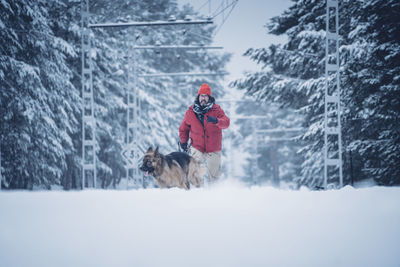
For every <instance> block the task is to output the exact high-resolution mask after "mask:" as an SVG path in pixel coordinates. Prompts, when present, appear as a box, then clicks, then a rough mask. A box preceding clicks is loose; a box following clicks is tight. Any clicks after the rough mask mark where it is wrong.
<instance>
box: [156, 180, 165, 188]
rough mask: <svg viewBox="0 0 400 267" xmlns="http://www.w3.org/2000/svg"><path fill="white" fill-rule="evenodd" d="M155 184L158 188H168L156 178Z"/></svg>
mask: <svg viewBox="0 0 400 267" xmlns="http://www.w3.org/2000/svg"><path fill="white" fill-rule="evenodd" d="M156 181H157V184H158V186H159V187H160V188H168V186H167V184H166V183H165V182H164V181H163V180H161V179H160V178H156Z"/></svg>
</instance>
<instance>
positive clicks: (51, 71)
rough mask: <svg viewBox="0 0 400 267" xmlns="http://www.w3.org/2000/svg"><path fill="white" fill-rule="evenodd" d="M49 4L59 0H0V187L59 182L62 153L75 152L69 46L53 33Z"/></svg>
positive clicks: (74, 98) (71, 51) (60, 5)
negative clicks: (0, 174) (0, 167)
mask: <svg viewBox="0 0 400 267" xmlns="http://www.w3.org/2000/svg"><path fill="white" fill-rule="evenodd" d="M48 5H51V6H53V7H57V8H61V9H62V8H64V6H63V3H62V2H61V1H52V2H51V3H46V1H36V2H32V1H2V2H1V3H0V14H1V16H0V17H1V23H0V28H1V29H0V38H1V40H2V42H1V64H0V83H1V92H0V99H1V111H0V114H1V120H2V123H1V149H2V155H3V157H2V160H3V162H2V164H3V167H4V173H3V175H4V177H5V182H4V185H6V187H8V188H25V189H32V188H35V187H42V188H50V186H51V185H59V184H60V182H61V177H62V175H63V172H64V171H65V170H66V163H65V162H66V155H67V154H68V153H69V151H73V147H72V140H71V137H70V135H69V132H70V131H71V129H72V128H73V127H74V117H73V116H72V117H71V116H68V114H70V113H73V111H74V110H76V109H77V106H76V104H75V102H74V101H76V102H77V103H79V101H78V97H77V95H76V94H75V95H74V94H73V93H70V92H73V91H74V90H75V88H74V86H73V85H72V83H71V82H70V78H71V77H72V73H71V71H70V69H69V68H68V66H67V62H66V58H67V57H74V56H76V53H75V51H74V49H73V47H72V46H71V45H70V44H69V43H68V42H66V41H65V40H64V39H62V38H59V37H57V36H55V35H54V32H53V29H52V25H50V23H49V16H50V15H49V13H48Z"/></svg>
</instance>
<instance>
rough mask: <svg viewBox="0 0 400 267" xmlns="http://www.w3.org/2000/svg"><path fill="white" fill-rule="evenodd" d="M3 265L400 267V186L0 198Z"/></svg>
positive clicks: (229, 185)
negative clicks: (323, 189)
mask: <svg viewBox="0 0 400 267" xmlns="http://www.w3.org/2000/svg"><path fill="white" fill-rule="evenodd" d="M0 216H1V217H0V266H7V267H9V266H41V267H42V266H52V267H53V266H285V267H287V266H307V267H310V266H324V267H326V266H353V267H354V266H362V267H367V266H376V267H381V266H393V267H399V266H400V253H399V251H400V250H399V248H400V188H398V187H397V188H388V187H372V188H363V189H354V188H352V187H345V188H343V189H341V190H332V191H308V190H306V189H302V190H300V191H289V190H277V189H273V188H271V187H251V188H249V187H245V186H243V185H241V184H239V183H238V182H235V181H224V182H222V183H220V184H217V185H215V186H213V187H209V188H203V189H195V190H191V191H184V190H180V189H170V190H160V189H145V190H132V191H110V190H108V191H102V190H85V191H74V192H60V191H58V192H4V191H2V192H0Z"/></svg>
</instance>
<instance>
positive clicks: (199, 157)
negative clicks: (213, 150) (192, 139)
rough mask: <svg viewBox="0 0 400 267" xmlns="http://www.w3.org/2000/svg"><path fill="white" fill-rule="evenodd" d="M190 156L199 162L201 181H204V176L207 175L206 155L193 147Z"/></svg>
mask: <svg viewBox="0 0 400 267" xmlns="http://www.w3.org/2000/svg"><path fill="white" fill-rule="evenodd" d="M190 155H191V156H192V157H193V158H194V159H195V160H196V161H197V162H198V164H199V168H200V170H199V173H200V177H201V180H202V181H204V175H205V174H206V171H207V167H206V162H205V154H204V153H202V152H200V151H198V150H197V149H196V148H194V147H191V148H190Z"/></svg>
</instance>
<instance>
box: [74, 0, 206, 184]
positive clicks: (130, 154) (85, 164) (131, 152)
mask: <svg viewBox="0 0 400 267" xmlns="http://www.w3.org/2000/svg"><path fill="white" fill-rule="evenodd" d="M81 19H82V21H81V23H82V24H81V25H82V189H83V188H86V187H94V188H96V180H97V173H96V136H95V132H96V118H95V114H94V98H93V74H92V71H93V68H92V61H91V34H92V33H91V31H90V29H93V28H117V27H123V28H126V27H152V26H153V27H158V26H169V25H194V24H197V25H198V24H212V23H213V21H212V20H211V19H207V20H180V21H178V20H175V19H173V20H169V21H150V22H146V21H143V22H142V21H141V22H124V23H101V24H90V23H89V20H90V13H89V0H82V2H81ZM189 49H197V47H194V48H193V47H190V48H189ZM201 49H204V48H201ZM129 50H130V51H132V54H131V55H130V56H129V59H130V60H129V63H130V64H129V65H130V67H129V69H130V71H129V72H132V73H133V82H131V81H130V79H129V82H128V87H129V88H128V89H127V137H126V138H127V139H126V142H127V144H126V147H125V148H124V150H123V151H122V155H123V157H124V158H125V159H126V160H127V162H128V163H127V164H126V171H127V182H128V180H129V176H132V177H133V179H134V180H138V177H139V169H138V163H139V162H138V160H139V148H138V146H139V142H140V141H139V139H140V132H139V118H140V99H139V89H138V88H137V79H138V77H139V75H138V73H137V62H136V61H137V60H136V59H135V57H136V54H135V50H136V49H135V44H133V47H132V49H129ZM168 75H171V74H168ZM130 173H131V175H130Z"/></svg>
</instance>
